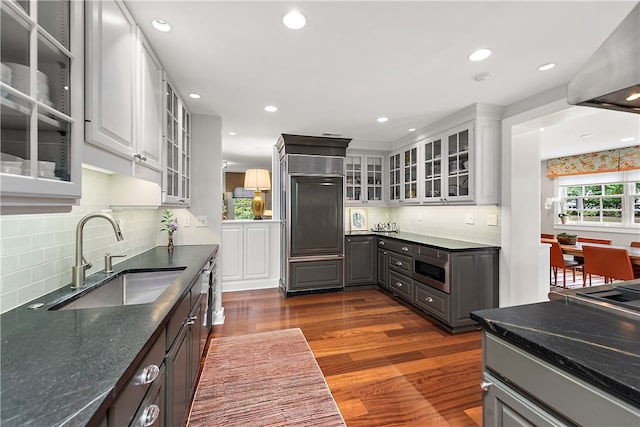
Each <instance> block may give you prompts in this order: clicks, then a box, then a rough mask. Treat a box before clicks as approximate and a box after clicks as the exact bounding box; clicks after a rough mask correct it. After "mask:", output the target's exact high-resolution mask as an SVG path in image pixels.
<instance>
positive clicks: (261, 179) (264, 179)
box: [244, 169, 271, 191]
mask: <svg viewBox="0 0 640 427" xmlns="http://www.w3.org/2000/svg"><path fill="white" fill-rule="evenodd" d="M244 188H247V189H250V190H257V191H262V190H270V189H271V177H270V176H269V171H268V170H266V169H247V171H246V172H245V173H244Z"/></svg>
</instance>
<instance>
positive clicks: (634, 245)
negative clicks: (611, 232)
mask: <svg viewBox="0 0 640 427" xmlns="http://www.w3.org/2000/svg"><path fill="white" fill-rule="evenodd" d="M629 246H631V247H632V248H640V242H631V245H629Z"/></svg>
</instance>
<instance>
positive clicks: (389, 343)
mask: <svg viewBox="0 0 640 427" xmlns="http://www.w3.org/2000/svg"><path fill="white" fill-rule="evenodd" d="M223 305H224V307H225V315H226V319H225V323H224V325H219V326H216V327H215V328H214V331H213V333H212V336H215V337H222V336H232V335H244V334H249V333H254V332H263V331H269V330H278V329H288V328H300V329H301V330H302V332H303V334H304V335H305V338H306V339H307V342H308V343H309V346H310V348H311V350H312V351H313V353H314V356H315V357H316V360H317V361H318V365H319V366H320V368H321V370H322V372H323V374H324V376H325V380H326V381H327V384H328V385H329V389H330V390H331V392H332V394H333V396H334V399H335V400H336V403H337V404H338V407H339V408H340V411H341V412H342V415H343V417H344V419H345V421H346V423H347V425H348V426H350V427H351V426H367V427H370V426H413V425H415V426H436V427H437V426H477V425H480V424H481V418H482V416H481V414H482V410H481V408H482V407H481V399H482V392H481V390H480V387H479V384H480V381H481V378H482V373H481V338H480V336H481V335H480V332H479V331H472V332H467V333H463V334H457V335H450V334H449V333H447V332H445V331H443V330H442V329H440V328H439V327H438V326H437V325H435V323H433V322H431V321H430V320H429V319H428V318H426V317H425V316H424V315H422V314H420V313H418V312H416V311H414V310H412V309H410V308H409V307H407V306H406V305H404V304H402V303H400V302H398V301H396V300H395V299H394V298H393V297H391V296H390V295H388V294H387V293H385V292H382V291H379V290H376V289H367V290H357V291H349V292H335V293H324V294H316V295H304V296H294V297H289V298H286V299H285V298H282V297H281V296H280V294H279V292H278V291H277V290H275V289H267V290H259V291H245V292H230V293H224V294H223Z"/></svg>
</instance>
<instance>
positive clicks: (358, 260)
mask: <svg viewBox="0 0 640 427" xmlns="http://www.w3.org/2000/svg"><path fill="white" fill-rule="evenodd" d="M345 240H346V241H345V258H346V263H347V266H346V281H345V283H346V286H358V285H375V284H376V282H377V277H376V240H375V237H373V236H348V237H347V238H346V239H345Z"/></svg>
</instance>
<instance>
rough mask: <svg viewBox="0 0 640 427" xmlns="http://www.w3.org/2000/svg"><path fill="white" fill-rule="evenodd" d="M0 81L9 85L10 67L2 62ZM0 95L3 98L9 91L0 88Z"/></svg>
mask: <svg viewBox="0 0 640 427" xmlns="http://www.w3.org/2000/svg"><path fill="white" fill-rule="evenodd" d="M0 81H2V83H4V84H7V85H9V86H11V68H10V67H9V66H8V65H6V64H4V63H1V64H0ZM0 95H1V96H2V97H3V98H6V97H7V95H9V91H8V90H2V91H0Z"/></svg>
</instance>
